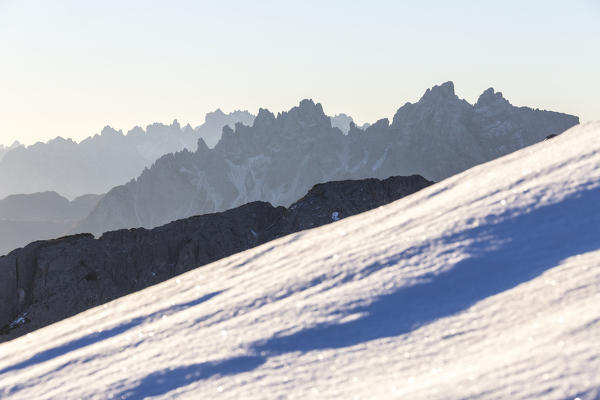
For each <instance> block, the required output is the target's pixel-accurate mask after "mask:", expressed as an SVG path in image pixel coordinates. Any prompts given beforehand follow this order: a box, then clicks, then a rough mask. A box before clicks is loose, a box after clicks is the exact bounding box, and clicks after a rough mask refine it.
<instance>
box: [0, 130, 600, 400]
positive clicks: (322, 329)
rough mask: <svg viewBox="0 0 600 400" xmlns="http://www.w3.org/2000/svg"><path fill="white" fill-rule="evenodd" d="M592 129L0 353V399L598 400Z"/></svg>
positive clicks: (598, 149)
mask: <svg viewBox="0 0 600 400" xmlns="http://www.w3.org/2000/svg"><path fill="white" fill-rule="evenodd" d="M599 135H600V123H589V124H586V125H580V126H578V127H575V128H573V129H571V130H569V131H567V132H566V133H564V134H562V135H560V136H559V137H557V138H554V139H551V140H549V141H544V142H542V143H539V144H536V145H534V146H531V147H528V148H525V149H523V150H521V151H518V152H516V153H513V154H511V155H508V156H505V157H503V158H501V159H497V160H495V161H492V162H489V163H486V164H483V165H480V166H478V167H475V168H472V169H470V170H468V171H466V172H464V173H462V174H460V175H457V176H455V177H453V178H450V179H447V180H445V181H443V182H441V183H438V184H436V185H433V186H431V187H429V188H427V189H424V190H422V191H420V192H418V193H416V194H415V195H412V196H409V197H407V198H404V199H402V200H400V201H397V202H395V203H392V204H390V205H388V206H385V207H381V208H379V209H376V210H373V211H370V212H367V213H364V214H360V215H357V216H355V217H350V218H347V219H344V220H341V221H339V222H335V223H333V224H330V225H327V226H324V227H321V228H317V229H314V230H309V231H304V232H301V233H298V234H294V235H290V236H287V237H284V238H282V239H278V240H276V241H273V242H270V243H267V244H265V245H263V246H260V247H257V248H255V249H252V250H249V251H246V252H243V253H240V254H237V255H235V256H232V257H229V258H226V259H223V260H221V261H218V262H216V263H213V264H210V265H208V266H205V267H202V268H199V269H197V270H195V271H192V272H189V273H187V274H184V275H181V276H180V277H178V278H176V279H172V280H170V281H167V282H164V283H162V284H160V285H157V286H153V287H150V288H148V289H146V290H144V291H142V292H138V293H135V294H133V295H130V296H127V297H124V298H121V299H119V300H116V301H114V302H112V303H109V304H107V305H104V306H102V307H98V308H95V309H92V310H89V311H86V312H85V313H82V314H80V315H77V316H75V317H73V318H71V319H68V320H65V321H62V322H60V323H57V324H55V325H52V326H49V327H47V328H44V329H41V330H39V331H36V332H34V333H32V334H29V335H27V336H26V337H22V338H19V339H17V340H14V341H12V342H8V343H5V344H3V345H1V346H0V397H2V398H9V399H12V398H14V399H32V398H36V399H49V398H59V399H68V398H143V397H145V396H148V397H159V398H160V397H162V398H226V399H237V398H244V399H253V398H300V399H306V398H344V399H346V398H369V399H371V398H402V399H404V398H410V399H448V398H485V399H507V398H510V399H525V398H527V399H531V398H544V399H574V398H580V399H597V398H600V339H599V338H600V209H599V207H598V206H599V204H600V140H599V138H600V136H599Z"/></svg>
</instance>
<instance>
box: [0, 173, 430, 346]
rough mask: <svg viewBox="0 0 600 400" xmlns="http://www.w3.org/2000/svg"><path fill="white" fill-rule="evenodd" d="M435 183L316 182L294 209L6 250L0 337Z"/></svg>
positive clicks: (235, 212) (0, 261) (240, 212)
mask: <svg viewBox="0 0 600 400" xmlns="http://www.w3.org/2000/svg"><path fill="white" fill-rule="evenodd" d="M431 183H432V182H429V181H427V180H426V179H424V178H422V177H420V176H409V177H392V178H389V179H386V180H384V181H379V180H377V179H367V180H364V181H342V182H330V183H326V184H320V185H316V186H315V187H314V188H312V190H310V191H309V192H308V194H306V195H305V196H304V197H303V198H302V199H300V200H299V201H298V202H296V203H294V204H293V205H292V206H291V207H290V208H289V209H285V208H284V207H273V206H271V205H270V204H268V203H265V202H252V203H249V204H246V205H244V206H241V207H238V208H235V209H232V210H229V211H225V212H222V213H215V214H207V215H201V216H196V217H191V218H187V219H183V220H179V221H175V222H171V223H169V224H167V225H164V226H161V227H158V228H155V229H152V230H146V229H143V228H141V229H131V230H119V231H114V232H108V233H105V234H104V235H102V237H100V238H99V239H94V237H93V236H92V235H90V234H81V235H74V236H69V237H64V238H61V239H56V240H48V241H39V242H35V243H31V244H30V245H28V246H26V247H25V248H23V249H19V250H15V251H13V252H11V253H10V254H9V255H7V256H4V257H0V327H2V326H4V328H3V329H2V331H3V333H4V334H5V335H4V336H0V341H4V340H9V339H11V338H14V337H16V336H20V335H22V334H24V333H27V332H29V331H31V330H34V329H38V328H40V327H42V326H45V325H48V324H50V323H53V322H56V321H58V320H61V319H64V318H67V317H69V316H71V315H74V314H76V313H79V312H81V311H84V310H86V309H88V308H91V307H94V306H97V305H99V304H102V303H105V302H107V301H110V300H112V299H115V298H117V297H120V296H123V295H126V294H129V293H132V292H134V291H136V290H140V289H142V288H144V287H147V286H149V285H153V284H156V283H158V282H161V281H164V280H166V279H169V278H171V277H173V276H175V275H178V274H181V273H182V272H185V271H188V270H190V269H192V268H195V267H198V266H201V265H204V264H207V263H210V262H212V261H215V260H218V259H220V258H223V257H226V256H229V255H232V254H235V253H238V252H240V251H243V250H246V249H249V248H251V247H254V246H256V245H259V244H262V243H265V242H268V241H270V240H273V239H275V238H278V237H281V236H284V235H287V234H290V233H293V232H297V231H299V230H303V229H307V228H312V227H316V226H320V225H324V224H327V223H330V222H333V221H336V220H338V219H341V218H345V217H347V216H351V215H354V214H357V213H360V212H363V211H366V210H369V209H372V208H375V207H379V206H381V205H384V204H387V203H389V202H392V201H394V200H397V199H400V198H402V197H404V196H407V195H409V194H412V193H414V192H416V191H418V190H420V189H422V188H424V187H426V186H428V185H430V184H431ZM18 317H20V318H18ZM26 321H28V323H25V324H21V323H23V322H26ZM11 323H12V324H11Z"/></svg>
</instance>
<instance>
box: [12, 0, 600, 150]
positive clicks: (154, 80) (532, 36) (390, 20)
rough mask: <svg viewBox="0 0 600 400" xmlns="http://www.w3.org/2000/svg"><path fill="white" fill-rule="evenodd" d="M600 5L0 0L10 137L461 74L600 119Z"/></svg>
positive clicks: (321, 97)
mask: <svg viewBox="0 0 600 400" xmlns="http://www.w3.org/2000/svg"><path fill="white" fill-rule="evenodd" d="M599 48H600V1H598V0H580V1H549V0H546V1H505V0H504V1H413V2H408V1H406V2H403V1H376V0H371V1H354V2H349V1H309V0H303V1H293V2H292V1H281V0H279V1H214V2H208V1H206V2H205V1H194V2H192V1H168V2H167V1H147V0H145V1H124V0H120V1H107V0H103V1H82V0H78V1H45V0H44V1H27V0H14V1H11V0H0V54H1V55H2V56H1V57H2V58H1V62H0V121H1V122H0V123H1V125H0V143H5V144H8V143H10V142H12V141H13V140H15V139H18V140H20V141H22V142H25V143H33V142H35V141H37V140H47V139H49V138H52V137H55V136H58V135H60V136H63V137H71V138H74V139H77V140H80V139H82V138H84V137H87V136H89V135H92V134H94V133H98V132H99V131H100V130H101V129H102V127H103V126H104V125H111V126H113V127H115V128H117V129H123V130H124V131H127V130H129V129H130V128H132V127H133V126H134V125H141V126H145V125H146V124H149V123H151V122H155V121H159V122H165V123H170V122H171V121H172V120H173V119H174V118H177V119H178V120H179V121H180V122H181V123H182V124H183V123H187V122H190V123H191V124H192V125H193V126H195V125H198V124H200V123H202V121H203V117H204V114H205V113H206V112H208V111H212V110H214V109H215V108H217V107H220V108H221V109H223V110H224V111H231V110H233V109H248V110H249V111H251V112H254V113H255V112H257V110H258V108H259V107H266V108H269V109H270V110H271V111H274V112H277V111H281V110H287V109H289V108H290V107H292V106H293V105H296V104H297V103H298V102H299V101H300V100H301V99H302V98H307V97H308V98H312V99H314V100H315V101H319V102H321V103H322V104H323V107H324V109H325V111H326V112H327V113H328V114H330V115H333V114H336V113H340V112H345V113H347V114H350V115H352V116H353V117H354V118H355V120H357V121H358V122H360V123H362V122H372V121H374V120H376V119H379V118H383V117H390V118H391V117H392V116H393V114H394V112H395V110H396V109H397V108H398V107H399V106H401V105H402V104H404V103H405V102H407V101H411V102H414V101H417V100H418V99H419V98H420V96H421V95H422V93H423V92H424V91H425V89H427V88H428V87H431V86H433V85H435V84H439V83H442V82H445V81H447V80H452V81H454V83H455V87H456V92H457V94H458V95H459V96H460V97H462V98H465V99H466V100H468V101H470V102H474V101H475V100H476V99H477V96H478V95H479V94H480V93H481V92H482V91H483V90H485V89H486V88H488V87H490V86H493V87H494V88H496V89H497V90H500V91H502V92H503V93H504V95H505V96H506V97H507V98H508V99H509V100H510V101H511V102H512V103H513V104H515V105H527V106H531V107H538V108H544V109H551V110H556V111H562V112H568V113H572V114H576V115H579V116H580V117H581V119H582V121H586V120H592V119H600V107H599V104H600V77H599V72H600V50H599Z"/></svg>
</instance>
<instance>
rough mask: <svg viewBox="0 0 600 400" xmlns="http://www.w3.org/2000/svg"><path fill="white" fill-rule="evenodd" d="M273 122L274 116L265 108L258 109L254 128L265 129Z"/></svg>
mask: <svg viewBox="0 0 600 400" xmlns="http://www.w3.org/2000/svg"><path fill="white" fill-rule="evenodd" d="M274 122H275V115H274V114H273V113H272V112H271V111H269V110H267V109H266V108H259V109H258V115H257V116H256V118H254V125H253V127H254V128H266V127H269V126H271V125H272V124H273V123H274Z"/></svg>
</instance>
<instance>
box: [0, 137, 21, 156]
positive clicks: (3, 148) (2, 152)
mask: <svg viewBox="0 0 600 400" xmlns="http://www.w3.org/2000/svg"><path fill="white" fill-rule="evenodd" d="M21 146H23V145H22V144H21V143H19V142H18V141H15V142H14V143H13V144H12V145H10V146H5V145H3V144H0V160H2V157H4V155H5V154H6V153H8V152H9V151H11V150H12V149H16V148H17V147H21Z"/></svg>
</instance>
